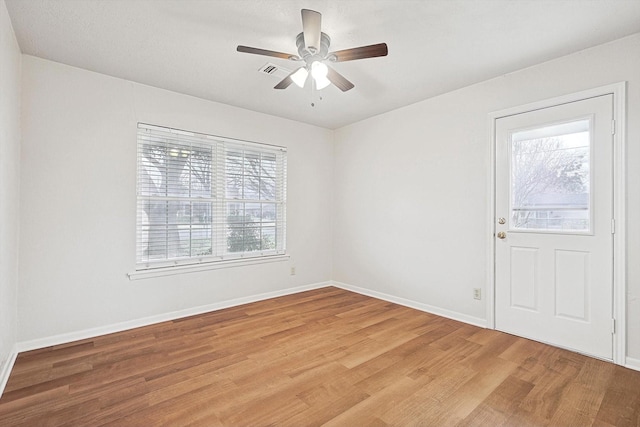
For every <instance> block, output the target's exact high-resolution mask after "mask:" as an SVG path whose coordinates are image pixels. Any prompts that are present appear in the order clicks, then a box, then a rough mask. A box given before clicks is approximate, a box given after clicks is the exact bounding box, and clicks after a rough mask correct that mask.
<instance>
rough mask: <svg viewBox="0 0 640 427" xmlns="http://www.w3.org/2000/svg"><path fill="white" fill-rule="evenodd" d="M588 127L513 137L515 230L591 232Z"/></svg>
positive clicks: (582, 123)
mask: <svg viewBox="0 0 640 427" xmlns="http://www.w3.org/2000/svg"><path fill="white" fill-rule="evenodd" d="M590 139H591V136H590V121H589V119H582V120H577V121H571V122H568V123H561V124H556V125H552V126H545V127H541V128H532V129H526V130H522V131H519V132H515V133H513V134H512V135H511V228H512V229H518V230H546V231H558V232H566V231H571V232H588V231H589V230H590V187H591V186H590V180H591V174H590V157H591V156H590Z"/></svg>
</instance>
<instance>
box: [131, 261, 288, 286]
mask: <svg viewBox="0 0 640 427" xmlns="http://www.w3.org/2000/svg"><path fill="white" fill-rule="evenodd" d="M289 258H290V256H289V255H272V256H265V257H256V258H245V259H233V260H227V261H212V262H206V263H201V264H192V265H178V266H170V267H158V268H149V269H147V270H139V271H134V272H131V273H128V274H127V275H128V276H129V280H139V279H150V278H153V277H162V276H173V275H176V274H184V273H195V272H198V271H206V270H217V269H220V268H231V267H241V266H243V265H253V264H266V263H272V262H282V261H287V260H288V259H289Z"/></svg>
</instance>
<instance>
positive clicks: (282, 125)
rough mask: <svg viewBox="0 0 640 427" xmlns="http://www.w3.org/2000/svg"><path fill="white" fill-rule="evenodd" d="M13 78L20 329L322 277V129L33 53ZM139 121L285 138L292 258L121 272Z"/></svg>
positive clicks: (327, 144)
mask: <svg viewBox="0 0 640 427" xmlns="http://www.w3.org/2000/svg"><path fill="white" fill-rule="evenodd" d="M22 78H23V96H22V108H23V109H22V111H23V120H22V129H23V134H22V136H23V145H22V200H21V202H22V203H21V229H22V234H21V242H20V289H19V295H18V300H19V302H18V313H19V326H18V331H19V340H20V341H31V342H33V340H36V341H37V340H43V339H45V340H46V339H47V338H49V337H55V336H58V335H60V334H72V335H73V334H74V333H78V332H81V331H85V330H88V329H91V328H102V327H105V326H109V325H114V324H118V323H122V322H129V321H134V320H136V319H142V318H147V317H151V316H159V315H164V314H166V313H171V312H176V311H184V310H189V309H191V308H194V307H199V306H205V305H211V304H216V303H220V302H224V301H229V300H233V299H238V298H243V297H250V296H254V295H259V294H263V293H272V292H278V291H282V290H285V289H289V288H293V287H298V286H302V285H309V284H314V283H320V282H325V281H328V280H329V279H330V273H331V255H330V250H331V222H330V220H329V219H330V202H331V189H332V169H331V168H332V158H333V134H332V132H331V131H328V130H325V129H321V128H317V127H313V126H309V125H306V124H301V123H297V122H294V121H289V120H284V119H280V118H276V117H272V116H268V115H265V114H260V113H254V112H250V111H247V110H243V109H239V108H235V107H230V106H226V105H223V104H218V103H214V102H209V101H204V100H201V99H198V98H193V97H189V96H185V95H181V94H177V93H173V92H168V91H164V90H160V89H156V88H152V87H148V86H143V85H139V84H135V83H131V82H128V81H125V80H120V79H116V78H112V77H108V76H105V75H101V74H97V73H93V72H88V71H85V70H81V69H77V68H73V67H69V66H65V65H61V64H58V63H54V62H50V61H47V60H43V59H39V58H35V57H31V56H24V57H23V74H22ZM138 121H141V122H146V123H152V124H157V125H163V126H170V127H176V128H180V129H186V130H192V131H197V132H203V133H210V134H214V135H220V136H226V137H231V138H239V139H246V140H251V141H258V142H264V143H269V144H278V145H284V146H286V147H288V206H287V220H288V227H287V229H288V238H287V248H288V252H289V253H290V255H291V259H290V261H286V262H277V263H270V264H260V265H252V266H245V267H235V268H225V269H219V270H209V271H206V272H197V273H188V274H181V275H175V276H167V277H162V278H155V279H143V280H136V281H130V280H129V279H128V278H127V273H128V272H132V271H134V269H135V217H136V192H135V183H136V181H135V177H136V123H137V122H138ZM291 266H295V267H296V271H297V274H296V275H295V276H291V275H290V274H289V272H290V267H291Z"/></svg>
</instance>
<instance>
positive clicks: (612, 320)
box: [611, 319, 616, 334]
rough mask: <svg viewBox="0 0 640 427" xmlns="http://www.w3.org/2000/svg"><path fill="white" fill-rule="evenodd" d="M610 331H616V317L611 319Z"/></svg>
mask: <svg viewBox="0 0 640 427" xmlns="http://www.w3.org/2000/svg"><path fill="white" fill-rule="evenodd" d="M611 333H612V334H615V333H616V319H611Z"/></svg>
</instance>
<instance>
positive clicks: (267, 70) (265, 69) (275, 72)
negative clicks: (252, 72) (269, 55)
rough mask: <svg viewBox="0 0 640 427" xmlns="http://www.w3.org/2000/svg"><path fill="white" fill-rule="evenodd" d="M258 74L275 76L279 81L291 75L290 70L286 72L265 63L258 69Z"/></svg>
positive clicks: (283, 69) (284, 69)
mask: <svg viewBox="0 0 640 427" xmlns="http://www.w3.org/2000/svg"><path fill="white" fill-rule="evenodd" d="M258 72H259V73H260V74H269V75H270V76H276V77H278V78H279V79H284V78H285V77H287V76H288V75H289V74H290V73H291V70H287V69H286V68H282V67H279V66H277V65H275V64H272V63H270V62H267V63H266V64H264V65H263V66H262V67H260V69H259V70H258Z"/></svg>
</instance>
